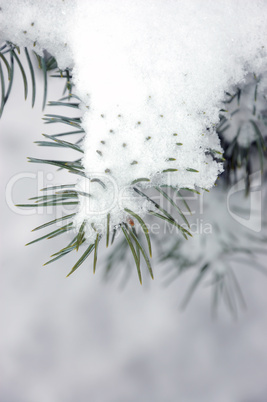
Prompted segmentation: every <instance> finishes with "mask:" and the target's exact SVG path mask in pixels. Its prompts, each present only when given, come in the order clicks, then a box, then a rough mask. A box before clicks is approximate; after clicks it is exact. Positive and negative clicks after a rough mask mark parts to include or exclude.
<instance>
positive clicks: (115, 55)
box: [0, 0, 267, 241]
mask: <svg viewBox="0 0 267 402" xmlns="http://www.w3.org/2000/svg"><path fill="white" fill-rule="evenodd" d="M0 6H1V9H2V12H0V16H1V17H0V18H1V20H0V26H1V32H0V39H1V40H10V41H12V42H14V43H16V44H17V45H21V46H28V47H32V48H33V49H35V50H36V51H38V52H40V53H41V52H42V50H43V49H46V50H48V51H49V52H50V53H51V54H52V55H54V56H55V57H56V59H57V61H58V64H59V67H60V68H62V69H64V68H67V67H73V81H74V83H75V92H76V94H77V95H78V96H79V97H80V99H81V100H82V102H83V104H84V105H85V106H87V107H88V108H86V107H83V113H84V114H83V123H82V124H83V128H84V129H85V132H86V138H85V142H84V151H85V154H84V158H83V165H84V167H85V170H86V172H87V175H88V177H89V178H92V177H99V178H100V177H101V180H102V181H104V182H105V183H106V184H107V183H108V184H107V189H106V190H103V189H102V188H100V187H99V185H97V184H94V185H93V186H92V184H91V183H90V191H93V194H92V196H93V197H94V199H95V200H94V201H93V203H94V205H95V207H94V206H93V207H92V206H91V205H89V207H88V200H84V199H82V200H81V203H80V205H81V206H80V211H79V214H78V215H77V219H76V224H77V227H78V228H79V227H80V225H81V223H82V222H83V221H84V220H85V219H86V220H87V223H88V225H87V226H88V228H91V224H92V223H97V224H99V225H100V226H101V227H102V228H103V229H101V230H100V231H101V232H105V227H106V216H107V208H106V206H107V205H109V203H110V200H114V198H115V202H113V203H112V205H113V209H111V208H109V210H110V213H111V223H112V224H113V225H116V224H119V223H120V222H121V221H122V220H124V219H125V212H124V208H125V205H126V206H128V207H129V205H128V203H127V202H126V201H125V200H127V199H128V200H130V201H129V202H130V205H131V209H132V210H134V211H135V212H137V213H139V214H141V215H143V214H144V213H145V212H146V211H147V209H148V208H151V206H148V205H147V203H145V204H144V203H141V202H140V200H139V199H138V197H133V191H132V184H131V183H132V182H133V181H134V180H136V179H140V178H147V179H149V180H150V182H145V183H139V186H141V187H148V186H153V185H154V184H159V185H163V184H168V185H172V186H176V187H180V188H181V187H188V188H194V187H195V186H198V187H204V188H211V187H212V186H213V184H214V182H215V180H216V178H217V176H218V174H219V173H220V172H221V171H222V165H221V164H220V163H218V162H216V161H214V160H213V158H212V156H211V155H209V154H207V151H208V150H209V149H216V150H218V151H220V150H221V148H220V144H219V140H218V137H217V134H216V133H215V125H216V123H217V122H218V118H219V110H220V109H221V108H222V100H223V99H224V97H225V91H226V90H227V89H228V88H230V87H232V86H233V85H236V84H239V83H242V82H243V81H244V79H245V77H246V75H247V74H248V73H249V72H254V73H255V74H260V73H261V72H262V71H266V66H267V57H266V50H265V47H264V46H265V44H266V38H267V24H266V16H267V2H266V1H263V0H258V1H253V2H252V1H251V0H245V1H244V0H242V1H239V0H235V1H233V0H220V1H216V2H214V1H211V0H209V1H205V2H203V1H200V0H192V1H190V2H188V1H179V0H168V1H166V0H164V1H163V0H146V1H145V2H144V1H141V0H136V1H133V0H126V1H123V2H122V1H121V0H113V1H108V0H98V1H97V2H96V1H86V2H85V1H83V2H82V1H80V2H79V1H76V2H73V1H70V0H68V1H58V2H54V1H52V0H48V1H45V2H43V1H40V0H38V1H33V0H27V1H18V0H15V1H12V2H6V1H3V0H0ZM177 144H179V145H177ZM170 159H171V160H170ZM168 169H177V171H174V172H171V173H170V172H168V173H166V172H164V170H168ZM187 169H194V170H197V172H192V171H188V170H187ZM163 172H164V173H163ZM110 182H112V184H111V185H109V184H110ZM114 183H115V185H114ZM88 186H89V181H88V180H87V181H86V180H82V181H81V182H79V183H78V187H79V188H82V189H84V190H86V191H89V190H88ZM97 187H99V188H98V189H97ZM114 189H115V190H114ZM122 193H123V194H125V193H126V196H125V197H124V196H121V194H122ZM122 199H123V200H122ZM125 202H126V204H125ZM102 204H104V207H103V206H102ZM90 230H91V229H88V239H89V240H90V241H93V240H94V238H95V236H96V233H95V232H94V231H90Z"/></svg>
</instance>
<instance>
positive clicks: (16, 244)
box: [0, 72, 267, 402]
mask: <svg viewBox="0 0 267 402" xmlns="http://www.w3.org/2000/svg"><path fill="white" fill-rule="evenodd" d="M37 78H38V76H37ZM38 80H41V77H39V78H38ZM50 81H51V80H50ZM58 81H59V82H58ZM58 81H57V80H56V79H54V80H53V81H52V82H50V85H49V92H48V100H57V99H59V98H60V97H61V95H62V83H61V82H60V80H58ZM14 85H15V87H14V88H13V90H12V94H11V96H10V99H9V101H8V103H7V105H6V106H5V110H4V113H3V116H2V119H1V121H0V132H1V135H0V141H1V164H2V166H1V186H2V191H1V194H2V197H1V225H2V228H1V293H0V297H1V303H0V323H1V336H0V353H1V359H0V365H1V370H0V372H1V380H0V381H1V383H0V401H1V402H36V401H38V402H47V401H49V402H58V401H64V402H76V401H79V402H88V401H93V402H136V401H145V402H146V401H149V402H150V401H153V402H162V401H164V402H165V401H169V402H175V401H179V402H226V401H227V402H266V401H267V341H266V339H267V309H266V302H267V278H266V277H264V276H263V275H262V274H261V273H259V272H256V271H254V270H252V269H249V268H248V267H246V266H242V265H239V266H238V267H237V274H238V278H239V283H240V287H241V288H242V291H243V293H244V295H245V298H246V304H247V308H246V309H245V310H243V311H241V312H240V313H239V315H238V318H237V319H235V318H233V316H232V315H231V314H229V312H228V311H227V310H226V309H221V311H220V313H219V314H218V316H217V318H216V319H213V318H212V316H211V294H210V291H209V289H207V287H205V286H202V285H200V286H199V288H198V289H197V291H196V293H195V294H194V296H193V298H192V300H191V301H190V303H189V304H188V306H187V308H186V310H185V311H183V312H182V311H181V309H180V308H179V306H180V303H181V300H182V299H183V297H184V295H185V291H186V289H188V286H189V284H190V283H191V281H192V279H193V278H194V272H192V271H190V270H189V271H188V273H186V274H185V275H183V276H181V278H179V279H178V280H176V281H174V282H173V283H172V284H171V285H170V286H168V287H166V286H163V282H162V280H161V279H162V274H163V270H162V268H161V265H160V264H158V265H156V264H154V273H155V280H154V281H151V280H149V278H147V280H146V279H145V281H144V284H143V286H140V284H139V282H138V278H137V275H136V273H135V272H134V273H133V275H132V276H131V278H130V280H129V281H128V283H127V285H126V286H123V287H122V286H121V282H120V280H119V279H116V278H114V280H108V281H107V280H105V279H104V278H103V277H104V268H103V266H102V265H103V264H101V260H102V262H104V260H105V253H106V252H105V251H103V254H104V255H103V256H102V257H101V258H100V264H99V265H98V267H97V272H96V274H95V275H93V273H92V266H91V265H92V263H91V261H88V262H87V261H86V262H85V264H84V265H83V266H82V267H81V268H80V269H79V270H77V271H76V273H75V274H74V275H72V276H71V277H69V278H66V274H67V273H68V272H69V270H70V268H71V267H72V265H73V264H74V262H76V258H75V257H76V256H75V255H72V253H70V254H69V255H68V257H66V258H65V259H60V260H58V261H57V262H55V263H54V264H51V265H48V266H47V267H43V266H42V264H43V263H44V262H45V261H47V260H48V258H49V256H50V255H51V254H52V252H54V251H57V250H58V248H59V247H61V242H60V240H57V239H58V238H55V239H53V240H44V241H43V242H39V243H37V244H36V245H32V246H29V247H25V246H24V245H25V243H27V242H29V241H31V240H33V239H34V238H35V236H33V234H31V230H32V229H33V228H34V227H36V226H38V225H41V224H42V223H43V222H45V221H46V220H47V216H42V214H36V213H35V214H33V213H32V211H26V212H25V210H23V211H22V210H21V209H17V208H15V207H13V206H12V205H13V203H14V204H16V203H23V202H26V201H27V199H28V198H29V197H32V196H35V195H36V193H37V190H38V183H39V184H40V181H41V182H43V184H44V185H48V184H49V183H50V182H53V184H54V183H55V181H53V180H52V179H53V178H54V173H55V169H52V167H49V166H47V167H46V166H43V165H42V166H41V165H40V166H39V165H35V164H29V163H28V162H27V159H26V157H27V156H33V157H37V158H38V157H43V156H44V155H45V156H46V157H48V155H49V157H50V155H51V153H50V150H49V149H48V150H47V149H42V148H40V147H37V146H36V145H35V144H33V141H38V140H41V139H42V138H41V133H43V132H45V133H49V128H48V127H47V126H44V125H43V122H42V117H43V113H42V111H41V107H42V90H41V89H40V88H42V84H41V83H40V85H39V91H38V92H37V95H38V97H37V102H36V105H35V108H34V109H32V108H31V104H30V103H31V102H30V100H27V101H26V102H25V101H24V99H23V83H22V80H21V77H19V74H18V72H17V74H16V76H15V82H14ZM37 88H38V83H37ZM45 112H47V108H46V110H45ZM49 112H51V111H49ZM53 152H54V151H53ZM65 154H66V150H64V156H65ZM65 157H66V156H65ZM58 174H59V175H60V174H61V173H57V176H56V183H58V181H59V183H60V179H59V176H58ZM44 185H43V187H44ZM11 188H12V191H11V192H10V189H11ZM6 189H8V191H7V192H6ZM5 194H7V197H6V196H5ZM51 219H52V217H51ZM49 242H51V243H49ZM102 250H103V249H102ZM261 260H262V264H265V265H266V263H265V258H264V257H263V256H261ZM125 264H126V265H127V264H128V263H127V262H125ZM125 268H126V269H127V268H128V267H127V266H126V267H125Z"/></svg>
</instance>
